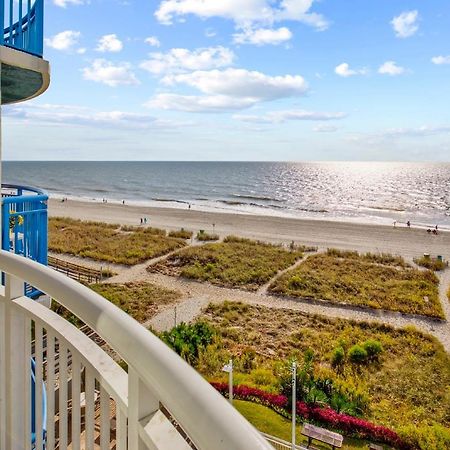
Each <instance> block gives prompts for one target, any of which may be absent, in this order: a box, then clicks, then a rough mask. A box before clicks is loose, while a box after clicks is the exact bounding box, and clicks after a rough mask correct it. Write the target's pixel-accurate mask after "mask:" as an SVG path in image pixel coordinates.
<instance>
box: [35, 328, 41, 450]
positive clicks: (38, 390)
mask: <svg viewBox="0 0 450 450" xmlns="http://www.w3.org/2000/svg"><path fill="white" fill-rule="evenodd" d="M34 333H35V338H34V349H35V350H34V354H35V356H34V360H35V365H34V372H35V384H34V392H35V402H34V406H35V412H34V414H35V418H36V421H35V433H36V450H43V436H42V425H43V421H42V402H43V393H42V382H43V374H42V368H43V358H42V353H43V350H42V339H43V333H42V325H41V324H40V323H39V322H36V321H35V322H34Z"/></svg>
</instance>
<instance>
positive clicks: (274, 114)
mask: <svg viewBox="0 0 450 450" xmlns="http://www.w3.org/2000/svg"><path fill="white" fill-rule="evenodd" d="M345 117H347V114H345V113H343V112H337V113H334V112H317V111H304V110H301V109H296V110H282V111H271V112H268V113H266V114H264V115H261V116H258V115H245V114H235V115H234V116H233V119H237V120H240V121H242V122H249V123H260V124H262V123H283V122H287V121H292V120H311V121H328V120H338V119H343V118H345Z"/></svg>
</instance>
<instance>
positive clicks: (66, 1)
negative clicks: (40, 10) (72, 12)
mask: <svg viewBox="0 0 450 450" xmlns="http://www.w3.org/2000/svg"><path fill="white" fill-rule="evenodd" d="M84 3H85V2H84V0H53V4H55V5H56V6H59V7H60V8H66V7H67V5H84Z"/></svg>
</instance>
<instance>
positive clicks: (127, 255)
mask: <svg viewBox="0 0 450 450" xmlns="http://www.w3.org/2000/svg"><path fill="white" fill-rule="evenodd" d="M185 245H186V243H185V242H184V240H181V239H176V238H172V237H167V236H166V232H165V231H164V230H160V229H158V228H151V227H146V228H143V227H130V226H126V227H120V226H119V225H114V224H107V223H102V222H84V221H81V220H74V219H69V218H54V217H52V218H50V219H49V243H48V247H49V250H51V251H53V252H55V253H67V254H70V255H76V256H81V257H86V258H92V259H95V260H98V261H107V262H110V263H116V264H125V265H130V266H131V265H134V264H138V263H141V262H144V261H146V260H148V259H151V258H155V257H157V256H161V255H165V254H167V253H169V252H171V251H173V250H175V249H178V248H182V247H184V246H185Z"/></svg>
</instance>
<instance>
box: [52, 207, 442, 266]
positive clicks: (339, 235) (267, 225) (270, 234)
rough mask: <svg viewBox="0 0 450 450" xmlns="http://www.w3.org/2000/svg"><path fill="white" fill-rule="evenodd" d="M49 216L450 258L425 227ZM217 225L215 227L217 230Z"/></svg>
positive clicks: (60, 212)
mask: <svg viewBox="0 0 450 450" xmlns="http://www.w3.org/2000/svg"><path fill="white" fill-rule="evenodd" d="M49 214H50V216H59V217H71V218H76V219H82V220H95V221H101V222H108V223H120V224H126V225H140V218H141V217H147V219H148V223H147V225H148V226H153V227H158V228H164V229H167V230H176V229H180V228H181V227H183V228H185V229H187V230H191V231H194V233H196V232H197V231H198V230H205V231H207V232H213V231H215V232H216V233H218V234H219V235H221V236H227V235H230V234H234V235H238V236H243V237H248V238H252V239H260V240H263V241H271V242H284V243H289V242H291V241H295V242H296V243H298V244H307V245H314V246H318V247H319V248H327V247H336V248H341V249H351V250H358V251H363V252H366V251H370V252H389V253H393V254H397V255H402V256H404V257H406V258H413V257H417V256H421V255H422V254H423V253H430V254H431V255H433V256H435V255H443V256H444V257H445V258H447V259H450V232H439V234H438V235H433V234H428V233H427V232H426V231H425V230H423V229H415V228H410V229H409V228H407V227H405V226H399V225H397V227H396V228H394V227H393V226H385V225H366V224H358V223H353V222H352V223H349V222H337V221H324V220H307V219H293V218H284V217H273V216H257V215H247V214H235V213H222V212H221V213H216V212H204V211H198V210H195V209H188V208H186V209H175V208H159V207H158V208H156V207H140V206H131V205H122V204H112V203H106V204H105V203H93V202H83V201H75V200H68V201H65V202H61V200H56V199H51V200H50V201H49ZM213 224H215V225H214V226H213Z"/></svg>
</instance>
